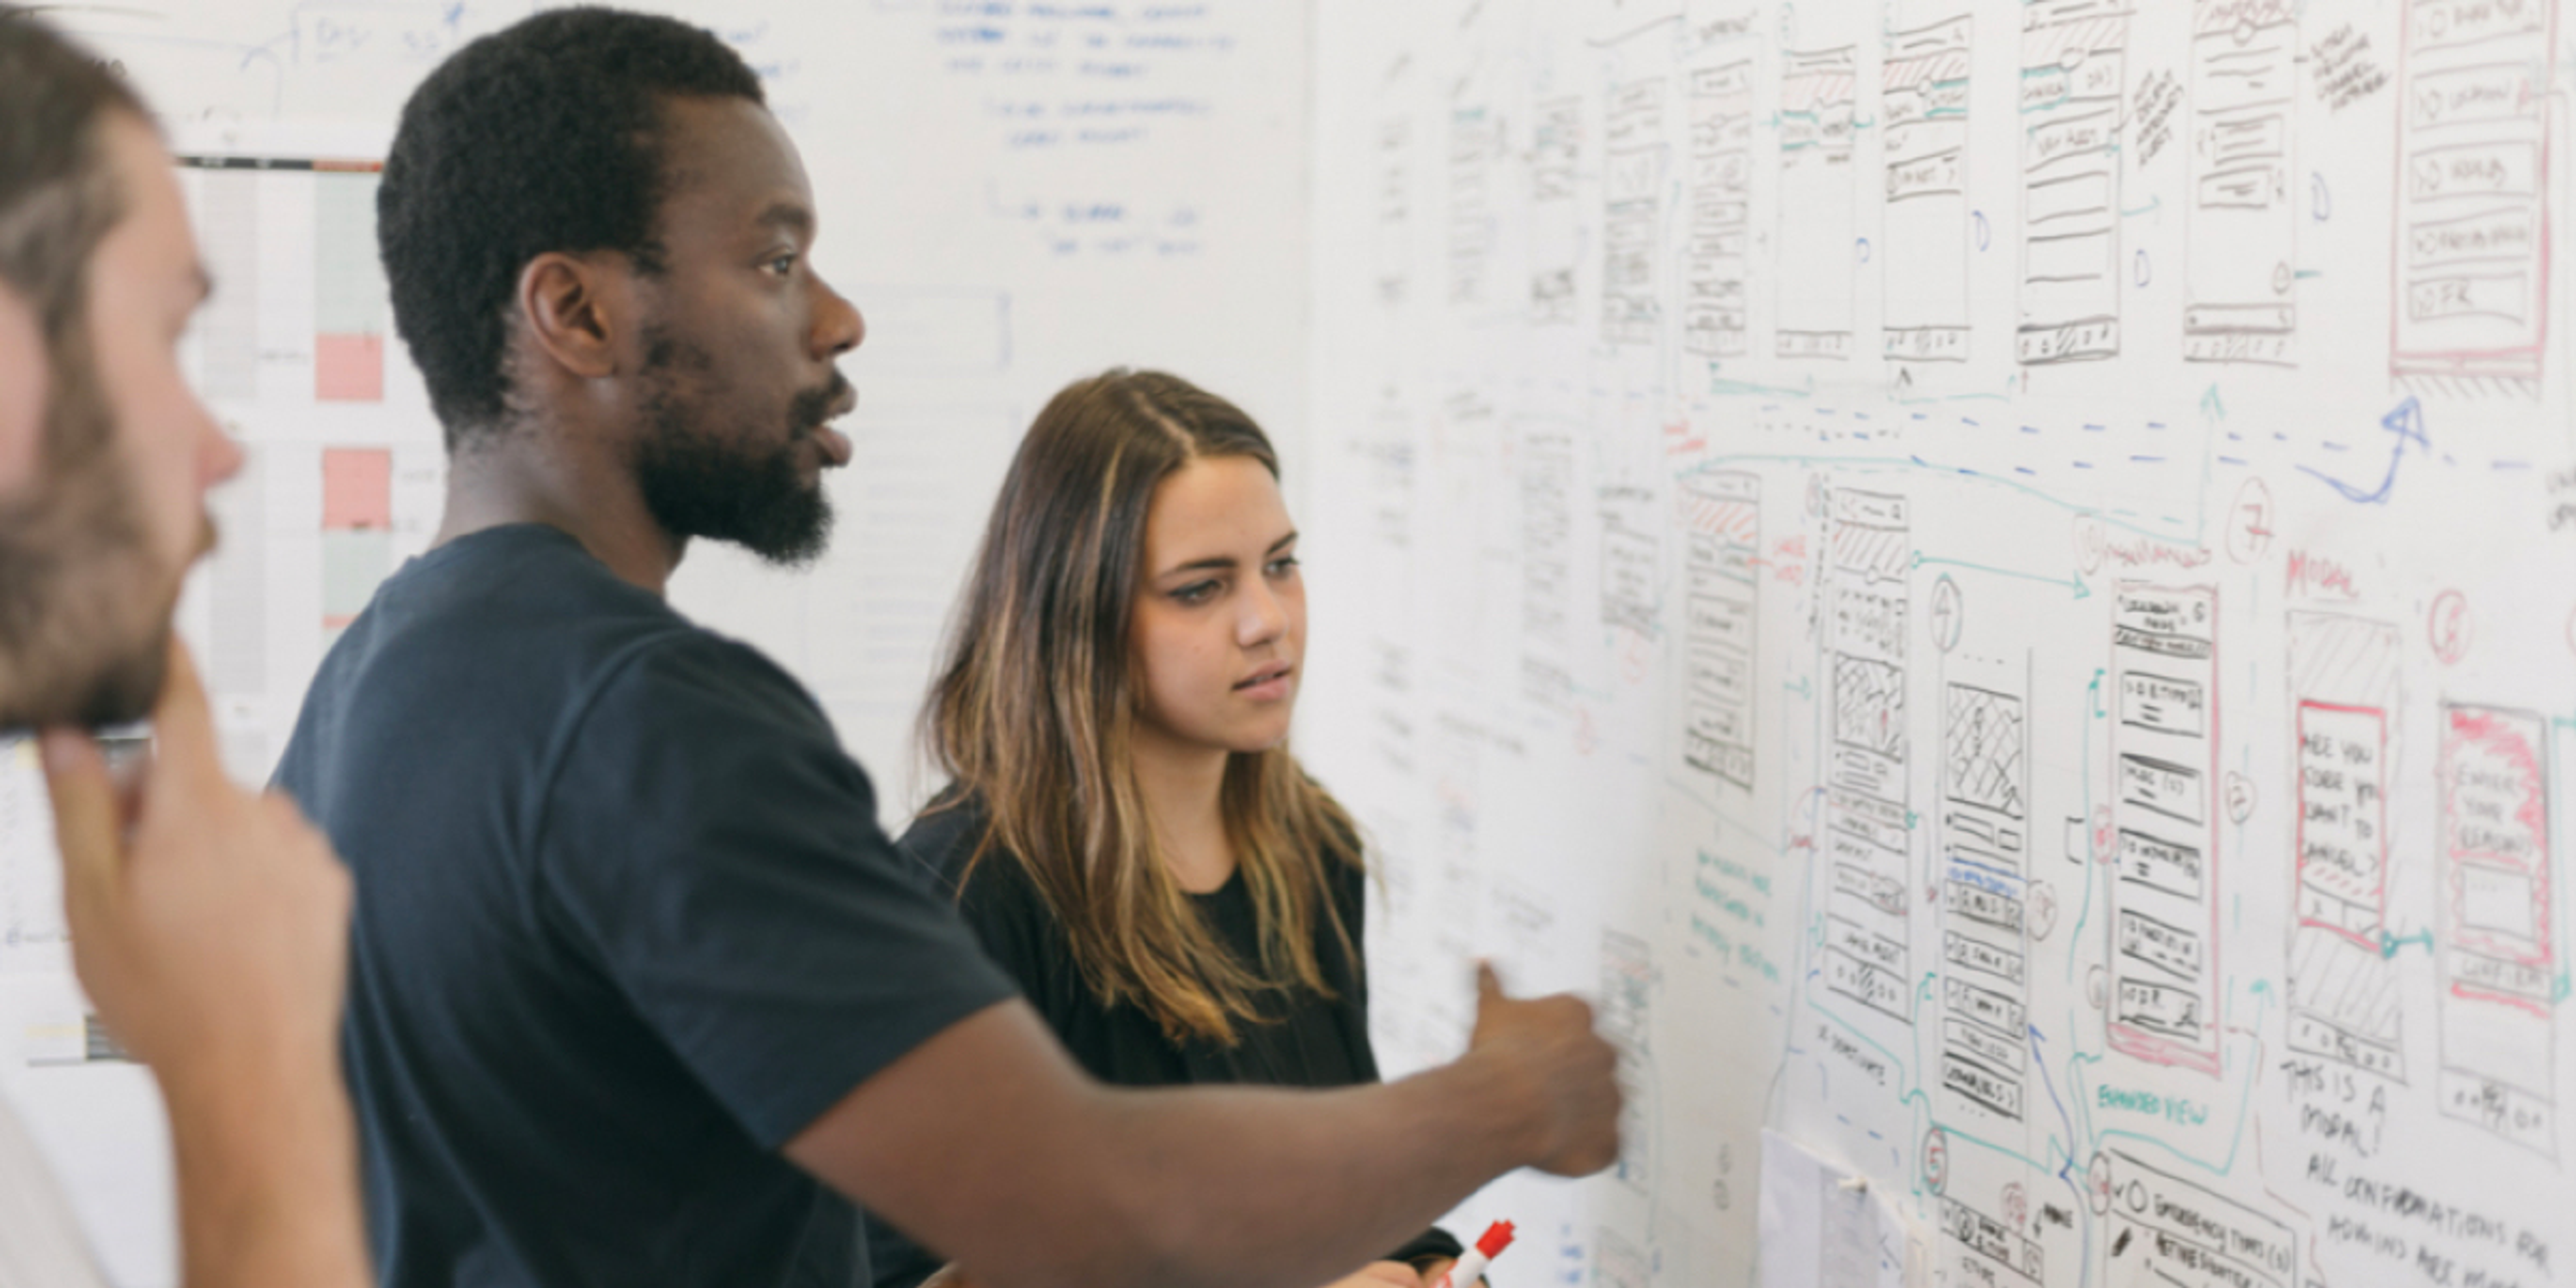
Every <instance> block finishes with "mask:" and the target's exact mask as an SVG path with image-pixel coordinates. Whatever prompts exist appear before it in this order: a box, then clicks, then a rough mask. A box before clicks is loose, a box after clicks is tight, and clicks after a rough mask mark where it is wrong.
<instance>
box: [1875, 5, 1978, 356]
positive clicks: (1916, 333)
mask: <svg viewBox="0 0 2576 1288" xmlns="http://www.w3.org/2000/svg"><path fill="white" fill-rule="evenodd" d="M1970 29H1971V28H1970V23H1969V20H1968V19H1966V18H1954V19H1952V20H1950V21H1948V22H1944V23H1939V24H1937V25H1934V26H1930V27H1924V28H1921V29H1919V30H1916V31H1904V32H1896V33H1892V34H1890V35H1889V36H1888V37H1887V60H1886V62H1885V63H1884V64H1883V65H1882V67H1881V69H1880V76H1879V84H1880V89H1881V94H1882V98H1881V103H1880V108H1879V112H1880V119H1881V120H1883V121H1884V122H1885V128H1886V131H1887V133H1886V159H1887V161H1886V164H1887V216H1886V219H1887V222H1886V225H1885V227H1884V231H1883V232H1882V233H1881V235H1880V240H1881V241H1882V242H1883V243H1884V244H1883V245H1881V246H1880V247H1879V262H1880V263H1881V264H1883V265H1885V268H1884V270H1883V271H1884V273H1885V275H1886V282H1887V286H1886V290H1887V295H1886V303H1885V312H1886V327H1885V330H1884V332H1883V335H1884V340H1883V344H1884V346H1885V349H1886V355H1887V357H1888V358H1890V359H1892V360H1900V361H1905V362H1965V361H1967V360H1968V252H1969V237H1970V230H1969V226H1968V223H1969V210H1968V64H1969V56H1970V53H1971V50H1970V48H1969V44H1968V35H1969V31H1970Z"/></svg>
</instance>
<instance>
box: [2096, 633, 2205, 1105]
mask: <svg viewBox="0 0 2576 1288" xmlns="http://www.w3.org/2000/svg"><path fill="white" fill-rule="evenodd" d="M2112 621H2113V626H2112V637H2111V670H2112V679H2113V685H2114V691H2115V693H2116V694H2117V701H2118V704H2119V705H2118V708H2117V711H2116V721H2117V722H2116V723H2115V724H2114V726H2113V729H2114V734H2113V738H2112V751H2113V757H2112V773H2113V775H2114V780H2113V781H2114V800H2115V802H2116V806H2115V808H2116V809H2117V811H2118V813H2117V820H2118V830H2119V835H2118V839H2117V849H2116V851H2115V852H2114V856H2113V857H2114V860H2115V863H2116V873H2117V877H2116V879H2115V880H2114V881H2113V882H2112V883H2111V909H2112V924H2111V945H2112V958H2111V960H2112V968H2111V977H2112V982H2113V987H2112V989H2111V990H2110V1011H2109V1017H2110V1042H2111V1045H2112V1046H2113V1047H2114V1048H2116V1049H2118V1050H2120V1051H2123V1052H2126V1053H2128V1054H2130V1055H2133V1056H2136V1057H2138V1058H2139V1059H2142V1060H2150V1061H2154V1062H2156V1063H2160V1064H2172V1065H2180V1066H2183V1067H2185V1068H2191V1069H2197V1070H2199V1071H2201V1072H2203V1073H2207V1074H2210V1075H2212V1076H2215V1075H2216V1074H2217V1073H2218V1071H2219V1063H2220V1062H2219V1054H2220V1052H2219V1045H2220V1043H2219V1038H2220V1032H2219V1027H2218V1025H2219V1009H2218V1003H2219V981H2220V978H2221V977H2220V975H2219V973H2218V875H2219V873H2218V868H2219V864H2218V811H2217V809H2216V808H2215V806H2216V804H2217V802H2216V800H2215V788H2216V784H2217V781H2218V748H2219V746H2220V743H2219V721H2218V714H2219V712H2218V592H2217V590H2216V589H2215V588H2213V587H2208V586H2190V587H2179V588H2168V587H2163V586H2155V585H2149V584H2146V583H2142V582H2123V583H2121V585H2120V588H2119V596H2118V599H2117V601H2116V604H2115V607H2114V616H2113V619H2112Z"/></svg>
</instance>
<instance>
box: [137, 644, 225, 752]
mask: <svg viewBox="0 0 2576 1288" xmlns="http://www.w3.org/2000/svg"><path fill="white" fill-rule="evenodd" d="M152 739H153V742H154V744H155V746H154V748H153V753H152V762H153V763H152V775H153V778H154V780H155V781H156V782H162V783H169V782H172V781H174V780H175V781H176V782H178V783H180V784H183V785H185V786H187V787H189V788H201V787H204V786H206V785H208V784H210V783H220V782H224V781H227V780H225V778H224V776H223V774H224V769H223V759H222V756H221V754H220V753H219V752H218V750H217V747H216V742H215V716H214V711H213V710H212V708H211V704H209V703H208V701H207V700H206V686H205V685H204V683H203V682H201V681H199V680H198V678H197V662H196V659H195V658H193V657H191V656H190V655H189V653H188V646H187V645H186V644H184V643H182V642H180V639H179V636H178V634H177V632H172V633H171V636H170V654H169V666H168V669H167V670H166V671H165V673H164V678H163V680H162V682H161V701H160V702H159V703H158V704H156V705H155V706H154V707H153V708H152Z"/></svg>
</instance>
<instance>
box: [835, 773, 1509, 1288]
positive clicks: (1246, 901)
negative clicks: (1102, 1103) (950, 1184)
mask: <svg viewBox="0 0 2576 1288" xmlns="http://www.w3.org/2000/svg"><path fill="white" fill-rule="evenodd" d="M990 825H991V824H990V818H989V816H988V815H987V814H986V812H985V810H984V808H983V806H982V804H981V803H980V802H979V801H977V800H975V799H973V798H969V799H967V800H965V801H963V802H960V803H958V804H956V805H952V806H949V807H947V808H938V807H934V808H933V809H932V811H931V812H929V813H926V814H924V815H923V816H922V817H921V819H920V821H918V822H916V823H914V824H913V825H912V828H911V830H909V831H907V832H905V833H904V835H903V840H902V841H900V842H898V844H899V845H900V846H901V847H902V849H903V850H904V852H905V853H906V854H907V855H909V856H911V857H913V858H915V859H917V860H919V861H921V862H923V863H925V864H927V865H929V866H930V868H931V869H932V870H934V871H935V872H937V873H938V875H939V879H940V881H941V882H942V884H943V886H944V888H945V889H947V890H948V891H949V892H950V893H951V894H956V895H957V896H958V900H957V907H958V911H960V912H961V913H963V914H964V915H965V918H966V924H967V925H969V926H971V927H973V928H974V931H975V933H976V935H977V936H979V937H981V938H982V940H983V941H984V951H985V952H986V953H988V954H990V955H991V956H992V958H993V960H994V961H995V962H997V963H999V964H1000V966H1001V967H1002V970H1003V973H1005V974H1007V975H1009V976H1010V977H1011V978H1013V979H1015V980H1017V981H1019V985H1020V991H1021V992H1022V993H1024V994H1026V995H1027V996H1028V999H1029V1004H1030V1005H1032V1006H1034V1007H1036V1008H1037V1012H1038V1014H1039V1015H1041V1016H1043V1017H1045V1019H1046V1022H1047V1025H1048V1027H1050V1028H1052V1029H1054V1030H1055V1034H1056V1036H1057V1037H1058V1038H1059V1039H1061V1040H1062V1041H1063V1042H1064V1046H1065V1049H1066V1050H1067V1051H1069V1052H1071V1053H1072V1054H1073V1058H1074V1059H1075V1060H1076V1061H1077V1062H1079V1063H1080V1064H1081V1065H1082V1067H1083V1068H1084V1069H1085V1070H1088V1071H1089V1072H1090V1074H1091V1075H1092V1076H1093V1077H1095V1078H1098V1079H1100V1080H1101V1081H1102V1082H1107V1083H1112V1084H1115V1085H1118V1086H1124V1087H1164V1086H1174V1085H1180V1084H1188V1083H1257V1084H1266V1085H1271V1086H1282V1087H1340V1086H1348V1085H1350V1084H1352V1083H1355V1082H1375V1081H1377V1076H1378V1074H1377V1056H1376V1054H1375V1053H1374V1052H1373V1051H1371V1050H1370V1048H1369V1036H1368V991H1367V981H1366V979H1365V978H1364V976H1363V973H1362V971H1361V969H1360V966H1359V963H1357V962H1354V961H1352V960H1351V958H1350V955H1349V954H1347V953H1345V952H1343V951H1342V945H1341V942H1340V940H1339V939H1338V938H1337V937H1336V936H1335V935H1334V934H1333V930H1332V927H1331V926H1330V925H1328V924H1325V923H1324V922H1323V919H1322V918H1320V917H1319V918H1317V919H1316V920H1317V924H1316V927H1315V961H1316V964H1317V965H1318V966H1319V967H1320V968H1321V969H1322V972H1323V976H1324V981H1325V983H1326V984H1327V985H1329V986H1330V987H1331V989H1332V991H1333V996H1332V997H1329V998H1327V997H1323V996H1320V995H1318V994H1316V993H1314V992H1313V991H1311V990H1308V989H1303V988H1298V989H1294V990H1288V991H1283V992H1269V993H1264V994H1261V995H1259V996H1258V997H1257V998H1256V999H1255V1000H1256V1004H1257V1005H1258V1006H1259V1007H1260V1009H1261V1012H1262V1016H1263V1018H1264V1020H1265V1021H1267V1022H1266V1023H1260V1024H1237V1025H1236V1026H1235V1034H1236V1041H1235V1044H1234V1045H1233V1046H1232V1047H1220V1046H1218V1045H1216V1044H1215V1043H1213V1042H1209V1041H1206V1040H1204V1039H1188V1040H1184V1041H1181V1042H1174V1041H1172V1040H1171V1039H1170V1038H1169V1037H1167V1036H1165V1035H1164V1033H1163V1029H1162V1026H1161V1025H1159V1024H1157V1023H1155V1021H1154V1017H1153V1016H1151V1015H1149V1014H1147V1013H1146V1012H1145V1011H1144V1009H1143V1008H1141V1007H1139V1006H1137V1005H1136V1004H1134V1003H1133V1002H1121V1003H1119V1004H1118V1005H1116V1006H1103V1005H1102V1004H1101V1002H1100V998H1099V996H1098V995H1097V994H1095V993H1093V992H1092V991H1091V988H1090V986H1089V985H1087V984H1085V983H1084V982H1083V979H1082V973H1081V971H1080V969H1079V968H1078V967H1077V966H1076V965H1075V964H1074V959H1073V944H1072V940H1071V938H1070V937H1069V936H1067V935H1066V933H1065V929H1064V923H1063V922H1061V921H1059V920H1057V918H1056V915H1055V913H1054V911H1053V910H1052V909H1050V908H1049V907H1048V906H1047V903H1046V899H1045V898H1044V897H1043V896H1042V895H1041V894H1039V892H1038V888H1037V885H1036V883H1034V882H1033V881H1031V880H1030V879H1029V875H1028V871H1027V869H1025V868H1023V867H1022V866H1021V865H1020V862H1019V860H1018V859H1016V858H1014V857H1013V856H1011V855H1010V854H1007V853H1004V852H1002V851H999V850H996V851H994V852H992V853H990V854H987V855H985V856H984V858H983V861H982V862H980V863H977V864H975V865H974V871H973V872H972V873H971V874H969V873H967V871H966V867H967V863H968V861H969V860H970V859H972V858H973V857H974V854H975V849H976V846H977V844H978V843H979V842H981V841H982V840H983V838H984V833H985V831H986V829H987V828H988V827H989V826H990ZM961 878H965V879H966V884H965V888H964V890H963V891H962V893H961V892H960V891H959V889H958V883H959V881H960V879H961ZM1330 883H1331V888H1332V895H1333V901H1334V904H1335V906H1336V907H1338V908H1339V910H1340V911H1341V914H1342V924H1343V925H1344V926H1347V927H1349V929H1350V934H1351V942H1352V943H1353V945H1357V944H1358V943H1359V942H1360V928H1361V920H1360V919H1361V917H1362V916H1363V914H1364V906H1365V901H1364V896H1365V893H1366V883H1365V878H1364V877H1363V876H1362V874H1361V872H1360V870H1359V869H1358V868H1357V867H1355V866H1351V865H1348V864H1339V865H1336V870H1334V871H1333V872H1332V873H1331V876H1330ZM1190 902H1192V903H1193V904H1196V905H1197V906H1198V910H1199V915H1200V916H1202V917H1204V918H1206V919H1207V925H1208V929H1210V930H1211V931H1214V932H1215V934H1216V937H1217V940H1218V942H1220V943H1222V944H1224V945H1225V946H1226V947H1227V948H1228V949H1230V950H1232V951H1233V953H1234V954H1235V956H1236V958H1237V959H1238V960H1241V961H1243V962H1245V963H1247V964H1253V963H1258V962H1259V961H1260V960H1261V948H1260V923H1259V922H1258V921H1257V920H1256V918H1255V916H1254V913H1253V907H1252V895H1251V892H1250V890H1248V889H1247V888H1246V887H1245V886H1244V883H1243V877H1242V875H1241V874H1240V873H1237V874H1236V875H1235V876H1233V877H1230V878H1228V879H1227V880H1226V883H1225V884H1224V885H1223V886H1220V887H1218V888H1217V889H1216V890H1215V891H1213V892H1211V893H1208V894H1194V895H1191V896H1190ZM1458 1252H1459V1244H1458V1241H1457V1240H1456V1239H1453V1238H1451V1237H1450V1236H1449V1235H1448V1233H1447V1232H1445V1231H1442V1230H1438V1229H1432V1230H1428V1231H1425V1232H1424V1233H1423V1234H1422V1235H1421V1236H1420V1237H1418V1238H1416V1239H1414V1240H1413V1241H1412V1242H1411V1243H1408V1244H1406V1245H1405V1246H1404V1247H1402V1248H1400V1249H1397V1250H1396V1251H1394V1252H1392V1253H1389V1254H1388V1256H1387V1259H1388V1260H1390V1261H1414V1260H1418V1259H1421V1258H1426V1257H1455V1256H1457V1255H1458ZM868 1253H869V1260H870V1262H871V1263H872V1264H873V1265H874V1267H875V1273H876V1288H913V1286H914V1285H916V1284H918V1283H920V1282H921V1281H922V1280H923V1279H925V1278H928V1277H929V1275H930V1273H931V1272H932V1271H934V1270H937V1269H938V1268H939V1267H940V1266H941V1265H942V1264H943V1263H944V1262H945V1261H946V1260H947V1258H945V1257H941V1256H938V1255H936V1254H933V1253H931V1252H929V1251H927V1250H925V1249H923V1248H921V1247H920V1246H919V1245H917V1244H915V1243H913V1242H912V1241H911V1240H909V1239H906V1238H904V1237H903V1235H901V1234H899V1233H897V1232H896V1231H895V1230H893V1229H892V1228H890V1227H888V1226H887V1225H886V1224H885V1223H883V1222H881V1221H875V1220H871V1221H869V1222H868Z"/></svg>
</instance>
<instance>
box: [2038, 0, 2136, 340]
mask: <svg viewBox="0 0 2576 1288" xmlns="http://www.w3.org/2000/svg"><path fill="white" fill-rule="evenodd" d="M2128 45H2129V15H2128V14H2127V12H2126V11H2124V10H2123V9H2121V8H2120V7H2119V6H2118V5H2117V4H2114V3H2110V2H2109V0H2035V2H2034V3H2030V4H2026V5H2024V6H2023V9H2022V37H2021V86H2020V93H2019V94H2018V95H2017V96H2016V98H2017V110H2018V111H2019V112H2020V114H2021V192H2022V208H2021V230H2022V232H2021V301H2020V312H2021V323H2020V328H2019V332H2018V334H2017V336H2016V338H2015V341H2014V343H2015V353H2014V357H2015V360H2017V361H2019V362H2021V363H2022V364H2024V365H2041V364H2046V363H2055V362H2080V361H2086V360H2090V359H2100V358H2108V357H2112V356H2114V355H2116V354H2118V353H2119V351H2120V275H2121V272H2122V265H2121V263H2120V119H2121V95H2122V94H2123V93H2124V92H2125V91H2126V88H2127V83H2128V82H2127V66H2128Z"/></svg>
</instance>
